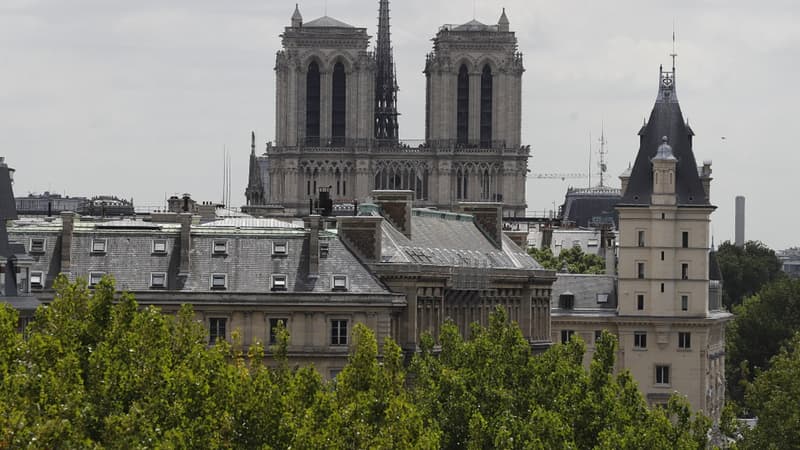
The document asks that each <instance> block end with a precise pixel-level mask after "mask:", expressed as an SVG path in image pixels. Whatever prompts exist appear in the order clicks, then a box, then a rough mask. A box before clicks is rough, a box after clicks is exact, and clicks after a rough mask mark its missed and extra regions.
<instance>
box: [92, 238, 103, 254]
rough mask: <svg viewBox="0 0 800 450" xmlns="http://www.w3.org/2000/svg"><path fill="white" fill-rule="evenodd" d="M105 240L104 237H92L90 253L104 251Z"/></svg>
mask: <svg viewBox="0 0 800 450" xmlns="http://www.w3.org/2000/svg"><path fill="white" fill-rule="evenodd" d="M105 252H106V240H105V239H92V253H105Z"/></svg>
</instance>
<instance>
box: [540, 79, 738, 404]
mask: <svg viewBox="0 0 800 450" xmlns="http://www.w3.org/2000/svg"><path fill="white" fill-rule="evenodd" d="M693 136H694V132H693V131H692V129H691V128H690V127H689V125H688V124H687V123H686V122H685V121H684V119H683V115H682V113H681V109H680V105H679V103H678V99H677V95H676V92H675V69H674V67H673V69H672V71H664V70H661V71H660V75H659V90H658V97H657V99H656V102H655V106H654V107H653V111H652V113H651V114H650V118H649V120H648V121H647V123H646V124H645V125H644V126H643V127H642V128H641V130H640V131H639V137H640V147H639V152H638V154H637V156H636V161H635V163H634V165H633V167H632V169H631V170H630V172H626V173H625V174H624V176H623V177H621V178H622V198H621V199H620V200H619V202H618V203H617V205H616V210H617V212H618V217H619V219H618V220H619V233H618V276H617V285H616V286H613V278H610V277H604V276H596V278H592V277H591V276H569V275H563V276H562V275H559V278H558V281H557V282H556V283H555V285H554V287H553V299H552V301H553V308H554V309H553V315H552V320H553V338H554V339H561V340H562V341H563V340H566V339H569V338H570V337H571V335H572V334H574V333H578V334H580V335H581V336H582V337H583V339H584V341H586V342H587V343H588V344H589V346H590V349H591V348H592V343H593V342H594V339H596V336H597V335H598V334H599V332H600V330H602V329H604V328H605V329H608V330H609V331H611V332H612V333H614V334H616V335H617V336H618V338H619V342H620V347H619V354H618V359H617V360H618V366H619V368H621V369H623V368H624V369H628V370H630V371H631V373H632V374H633V376H634V378H635V379H636V380H637V381H638V383H639V388H640V389H641V391H642V393H643V394H644V395H645V397H646V399H647V401H648V402H649V403H650V404H660V403H664V402H666V400H667V399H668V398H669V396H670V394H672V393H673V392H675V391H677V392H679V393H681V394H683V395H686V396H687V397H688V399H689V402H690V403H691V404H692V406H693V407H694V408H695V409H698V410H702V411H704V412H705V413H706V414H708V415H710V416H711V417H713V418H718V417H719V414H720V412H721V409H722V406H723V403H724V399H725V324H726V322H727V321H729V320H730V319H731V318H732V316H731V314H730V313H728V312H726V311H725V310H724V309H723V306H722V303H721V288H722V286H721V280H720V276H719V268H718V266H717V265H716V262H715V257H714V253H713V252H712V251H711V249H710V247H711V245H710V239H709V225H710V222H711V219H710V215H711V213H712V212H713V211H714V209H715V207H714V206H713V205H712V204H711V202H710V182H711V176H710V175H711V163H710V162H705V163H704V164H703V166H701V167H698V166H697V164H696V162H695V157H694V152H693V150H692V137H693ZM598 280H599V281H598ZM609 280H612V281H609Z"/></svg>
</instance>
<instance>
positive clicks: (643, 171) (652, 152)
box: [620, 70, 709, 206]
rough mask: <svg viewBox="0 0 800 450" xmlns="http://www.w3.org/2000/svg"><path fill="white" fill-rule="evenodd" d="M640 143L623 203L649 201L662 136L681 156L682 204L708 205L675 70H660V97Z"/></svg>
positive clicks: (679, 190)
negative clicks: (678, 94)
mask: <svg viewBox="0 0 800 450" xmlns="http://www.w3.org/2000/svg"><path fill="white" fill-rule="evenodd" d="M639 135H640V146H639V153H638V154H637V155H636V162H635V163H634V164H633V169H632V170H631V175H630V181H629V182H628V188H627V189H626V191H625V195H624V196H623V197H622V201H621V202H620V205H648V204H650V196H651V194H652V193H653V169H652V165H651V159H652V158H653V157H654V156H656V152H657V151H658V148H659V146H660V145H661V144H662V143H663V142H662V138H663V137H664V136H666V137H667V140H668V142H669V145H670V147H672V154H673V155H674V156H675V158H677V159H678V163H677V166H676V167H677V168H676V177H675V192H676V195H677V201H678V204H679V205H693V206H702V205H709V202H708V198H707V196H706V192H705V189H704V188H703V184H702V182H701V181H700V177H698V176H697V163H696V162H695V158H694V152H693V151H692V136H693V135H694V133H693V132H692V130H691V129H690V128H689V127H688V126H687V125H686V121H685V120H684V119H683V114H682V113H681V107H680V104H679V103H678V98H677V96H676V94H675V83H674V70H673V71H672V72H665V71H663V70H662V71H661V73H660V83H659V90H658V97H657V98H656V103H655V105H654V106H653V111H652V112H651V113H650V120H648V121H647V124H646V125H645V126H644V127H642V130H641V131H640V132H639Z"/></svg>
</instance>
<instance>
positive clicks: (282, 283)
mask: <svg viewBox="0 0 800 450" xmlns="http://www.w3.org/2000/svg"><path fill="white" fill-rule="evenodd" d="M272 290H273V291H285V290H286V275H277V274H276V275H272Z"/></svg>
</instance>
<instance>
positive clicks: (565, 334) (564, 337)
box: [561, 330, 575, 344]
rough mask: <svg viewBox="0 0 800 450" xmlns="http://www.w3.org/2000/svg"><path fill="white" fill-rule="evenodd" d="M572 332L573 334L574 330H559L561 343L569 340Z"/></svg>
mask: <svg viewBox="0 0 800 450" xmlns="http://www.w3.org/2000/svg"><path fill="white" fill-rule="evenodd" d="M573 334H575V330H561V343H562V344H566V343H567V342H569V340H570V339H572V335H573Z"/></svg>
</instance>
